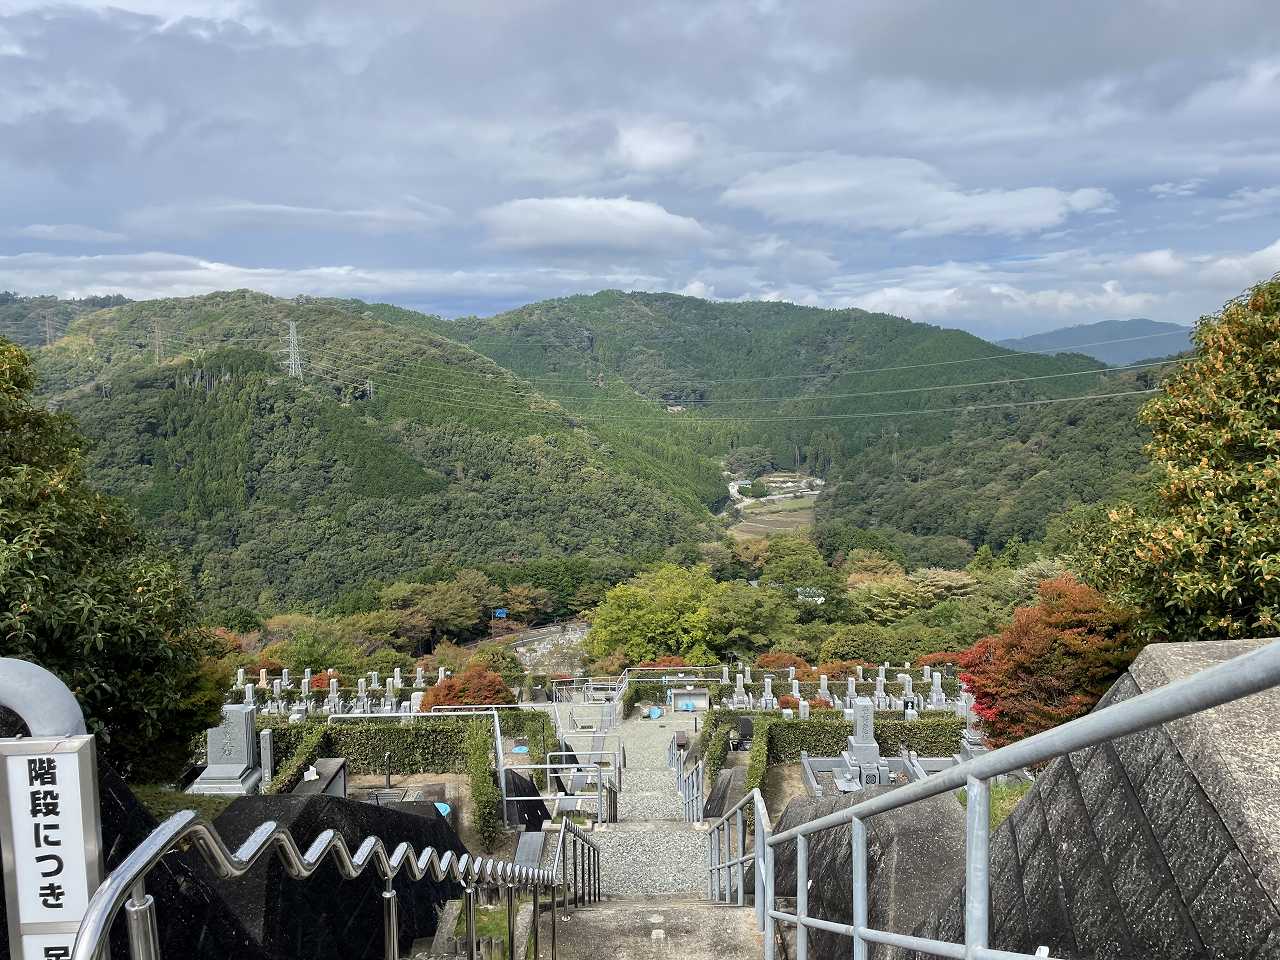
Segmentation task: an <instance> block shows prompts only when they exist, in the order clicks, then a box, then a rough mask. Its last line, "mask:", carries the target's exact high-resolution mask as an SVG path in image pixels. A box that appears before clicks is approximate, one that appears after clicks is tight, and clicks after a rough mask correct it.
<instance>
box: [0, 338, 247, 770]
mask: <svg viewBox="0 0 1280 960" xmlns="http://www.w3.org/2000/svg"><path fill="white" fill-rule="evenodd" d="M34 387H35V372H34V368H33V366H32V364H31V360H30V358H29V357H28V356H27V355H26V353H24V352H23V351H22V350H21V349H19V348H18V347H16V346H15V345H13V344H11V343H9V342H7V341H3V340H0V655H3V656H8V657H17V658H19V659H22V660H30V661H32V662H34V663H38V664H40V665H41V666H43V667H46V668H48V669H49V670H52V671H53V672H54V673H55V674H57V675H58V676H59V677H60V678H61V679H62V680H63V682H65V683H66V684H67V686H68V687H70V688H71V690H72V692H73V693H74V694H75V695H76V698H77V699H78V700H79V701H80V705H81V707H82V708H83V709H84V712H85V717H86V720H87V722H88V724H89V727H90V730H91V731H92V732H94V733H97V734H99V735H100V742H101V744H102V747H103V751H104V755H105V756H106V757H107V758H108V759H109V760H111V761H112V762H113V763H114V764H115V765H116V766H117V768H118V769H120V771H121V772H122V773H124V774H126V775H128V776H131V777H132V778H133V779H135V780H137V779H144V778H153V777H164V776H166V775H170V774H173V773H174V772H176V770H175V768H177V767H178V766H179V765H180V764H181V763H183V762H185V760H186V747H187V745H188V743H189V742H190V740H191V738H192V737H193V736H195V735H196V734H198V733H199V732H200V731H201V730H203V729H205V728H206V727H209V726H212V725H214V724H216V723H217V722H218V718H219V712H220V707H221V695H222V691H223V690H224V689H225V684H226V681H227V678H226V677H225V676H224V675H223V673H222V671H221V670H220V669H219V667H218V665H217V664H216V663H215V662H214V661H212V660H211V659H210V657H211V655H212V654H214V653H215V652H217V651H218V645H217V643H216V641H215V640H214V638H213V637H212V636H211V635H209V634H207V633H204V632H203V631H201V630H200V629H198V628H197V626H196V618H195V607H194V604H193V601H192V599H191V595H190V592H189V590H188V586H187V583H186V582H185V581H184V580H183V578H182V577H180V576H179V575H178V574H177V573H176V572H175V570H174V568H173V567H172V565H170V564H169V563H168V562H167V561H165V560H163V559H160V558H158V557H156V556H154V555H153V554H151V553H149V552H148V550H147V549H146V546H145V544H144V543H143V542H142V540H141V538H140V536H139V535H138V533H137V531H136V530H135V529H134V527H133V525H132V523H131V521H130V518H129V517H128V516H127V514H126V512H125V511H124V509H123V507H122V506H121V505H120V504H119V503H117V502H116V501H114V500H111V499H109V498H107V497H104V496H102V495H101V494H98V493H97V492H95V491H94V490H93V489H91V488H90V486H89V484H88V483H87V481H86V480H85V476H84V472H83V468H82V463H81V456H80V438H79V436H78V435H77V434H76V432H75V430H74V429H73V427H72V424H71V421H70V419H69V418H67V417H65V416H60V415H57V414H52V413H49V412H48V411H46V410H43V409H41V408H39V407H36V406H33V405H32V403H31V402H30V399H29V396H28V395H29V393H30V392H31V390H32V389H33V388H34Z"/></svg>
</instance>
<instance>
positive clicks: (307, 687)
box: [302, 667, 311, 693]
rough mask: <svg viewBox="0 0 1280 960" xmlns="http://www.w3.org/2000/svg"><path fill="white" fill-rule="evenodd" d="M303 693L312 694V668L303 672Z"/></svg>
mask: <svg viewBox="0 0 1280 960" xmlns="http://www.w3.org/2000/svg"><path fill="white" fill-rule="evenodd" d="M302 692H303V693H310V692H311V668H310V667H307V669H305V670H303V671H302Z"/></svg>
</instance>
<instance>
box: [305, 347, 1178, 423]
mask: <svg viewBox="0 0 1280 960" xmlns="http://www.w3.org/2000/svg"><path fill="white" fill-rule="evenodd" d="M306 364H307V365H308V366H311V367H316V364H315V363H314V362H313V361H306ZM317 369H319V370H321V371H324V372H323V373H322V375H323V376H324V378H325V379H328V380H333V381H336V382H339V383H342V384H344V385H346V386H349V387H359V386H360V383H359V382H358V381H353V380H348V379H345V378H344V377H343V376H342V375H341V374H340V373H339V375H337V376H335V375H333V374H332V373H330V372H329V371H332V370H333V368H330V367H318V368H317ZM383 389H386V390H394V391H397V392H399V393H402V394H404V395H406V396H411V397H415V398H418V399H422V400H425V401H426V402H428V403H434V404H438V405H442V406H453V407H457V408H458V409H462V410H484V411H490V412H493V411H497V412H503V413H512V414H517V415H524V416H535V417H536V416H556V417H570V418H572V419H575V420H586V421H589V422H591V421H602V422H603V421H609V422H626V423H664V424H674V423H681V424H687V425H693V426H699V427H700V426H703V425H706V424H712V423H782V422H793V421H811V420H862V419H878V418H884V417H914V416H921V415H926V414H935V413H969V412H973V411H976V410H1000V409H1009V408H1017V407H1035V406H1044V405H1048V404H1057V403H1071V402H1074V401H1092V400H1111V399H1117V398H1121V397H1136V396H1145V395H1149V394H1153V393H1158V392H1159V388H1158V387H1152V388H1150V389H1146V390H1123V391H1117V392H1114V393H1094V394H1081V395H1078V396H1073V397H1052V398H1047V399H1040V400H1014V401H1001V402H995V403H974V404H963V405H960V406H951V407H931V408H926V409H921V410H885V411H870V412H864V413H833V414H804V415H796V416H774V417H737V416H727V417H679V416H667V417H622V416H613V415H600V414H589V413H588V414H580V413H577V412H576V411H570V410H563V409H562V410H560V411H554V412H553V411H537V410H529V409H525V408H520V407H493V406H482V405H478V404H473V403H466V402H462V401H460V400H458V399H457V398H456V397H455V398H449V397H439V396H435V395H432V394H424V392H423V391H422V390H420V389H415V388H413V387H405V386H402V385H399V384H396V385H394V386H392V385H384V387H383Z"/></svg>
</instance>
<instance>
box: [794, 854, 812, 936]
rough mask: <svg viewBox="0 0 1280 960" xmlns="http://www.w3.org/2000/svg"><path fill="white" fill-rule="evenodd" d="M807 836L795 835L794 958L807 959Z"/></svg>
mask: <svg viewBox="0 0 1280 960" xmlns="http://www.w3.org/2000/svg"><path fill="white" fill-rule="evenodd" d="M808 916H809V838H808V837H806V836H805V835H804V834H803V833H802V834H800V835H799V836H797V837H796V919H797V923H796V960H809V928H808V927H806V926H805V925H804V921H805V918H806V917H808Z"/></svg>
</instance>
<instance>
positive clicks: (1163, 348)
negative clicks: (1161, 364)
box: [997, 317, 1193, 366]
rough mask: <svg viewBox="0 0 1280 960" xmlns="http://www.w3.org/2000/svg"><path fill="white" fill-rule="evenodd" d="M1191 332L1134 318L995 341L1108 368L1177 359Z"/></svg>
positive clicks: (1189, 343) (1162, 323)
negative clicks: (1074, 355)
mask: <svg viewBox="0 0 1280 960" xmlns="http://www.w3.org/2000/svg"><path fill="white" fill-rule="evenodd" d="M1192 329H1193V328H1191V327H1186V326H1183V325H1182V324H1179V323H1167V322H1165V321H1162V320H1148V319H1146V318H1145V317H1133V318H1132V319H1129V320H1100V321H1098V322H1097V323H1083V324H1078V325H1076V326H1070V327H1058V328H1056V329H1054V330H1046V331H1044V332H1043V333H1034V334H1031V335H1029V336H1026V337H1014V338H1011V339H1006V340H999V341H997V342H998V343H999V344H1000V345H1001V346H1003V347H1008V348H1010V349H1012V350H1026V351H1035V352H1046V353H1048V352H1056V353H1079V354H1083V355H1084V356H1087V357H1093V358H1094V359H1095V360H1099V361H1101V362H1102V363H1105V364H1107V365H1108V366H1122V365H1124V364H1129V363H1140V362H1142V361H1143V360H1155V359H1160V358H1163V357H1172V356H1176V355H1177V354H1179V353H1183V352H1185V351H1187V350H1189V349H1191V331H1192Z"/></svg>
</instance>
